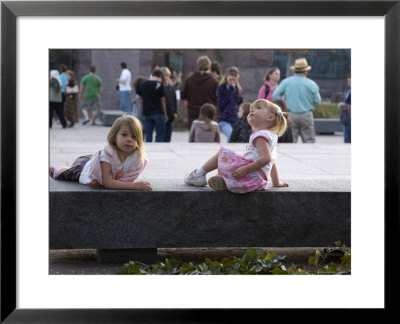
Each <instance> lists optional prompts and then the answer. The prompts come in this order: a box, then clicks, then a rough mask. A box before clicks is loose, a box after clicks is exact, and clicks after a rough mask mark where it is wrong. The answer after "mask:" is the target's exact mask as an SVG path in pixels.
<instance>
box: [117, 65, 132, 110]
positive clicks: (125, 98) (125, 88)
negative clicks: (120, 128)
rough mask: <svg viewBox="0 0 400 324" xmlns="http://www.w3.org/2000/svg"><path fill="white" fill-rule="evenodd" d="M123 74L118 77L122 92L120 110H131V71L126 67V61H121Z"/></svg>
mask: <svg viewBox="0 0 400 324" xmlns="http://www.w3.org/2000/svg"><path fill="white" fill-rule="evenodd" d="M121 68H122V72H121V76H120V77H119V79H117V82H118V89H119V94H120V101H119V110H122V111H124V112H127V113H130V112H131V98H130V96H131V91H132V87H131V72H130V71H129V70H128V69H127V68H126V63H125V62H121Z"/></svg>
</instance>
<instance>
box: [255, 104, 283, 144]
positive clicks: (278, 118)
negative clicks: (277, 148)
mask: <svg viewBox="0 0 400 324" xmlns="http://www.w3.org/2000/svg"><path fill="white" fill-rule="evenodd" d="M256 106H258V107H262V108H265V109H268V110H269V111H270V112H271V113H272V114H274V115H275V118H274V120H273V121H272V124H271V127H270V128H269V129H268V130H269V131H271V132H272V133H275V134H276V135H278V136H282V135H283V134H284V133H285V131H286V127H287V121H286V117H285V115H287V113H285V112H283V111H282V109H281V107H279V106H278V105H277V104H274V103H273V102H271V101H269V100H266V99H257V100H256V101H254V102H253V103H252V104H251V106H250V110H251V109H252V108H254V107H256Z"/></svg>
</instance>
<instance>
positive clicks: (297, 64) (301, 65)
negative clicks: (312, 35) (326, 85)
mask: <svg viewBox="0 0 400 324" xmlns="http://www.w3.org/2000/svg"><path fill="white" fill-rule="evenodd" d="M290 69H291V70H292V71H294V72H306V71H310V70H311V66H310V65H308V63H307V60H306V59H305V58H299V59H297V60H296V61H294V65H292V66H291V67H290Z"/></svg>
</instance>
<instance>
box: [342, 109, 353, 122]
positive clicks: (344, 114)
mask: <svg viewBox="0 0 400 324" xmlns="http://www.w3.org/2000/svg"><path fill="white" fill-rule="evenodd" d="M340 122H341V123H342V125H343V126H350V122H351V121H350V116H349V112H348V111H347V108H346V109H343V110H342V111H341V112H340Z"/></svg>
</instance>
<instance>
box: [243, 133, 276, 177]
mask: <svg viewBox="0 0 400 324" xmlns="http://www.w3.org/2000/svg"><path fill="white" fill-rule="evenodd" d="M258 137H263V138H265V139H266V140H267V142H268V146H269V150H270V151H271V161H270V162H269V163H268V164H267V165H266V166H263V167H262V168H261V170H262V171H263V172H264V173H265V174H266V175H269V174H270V172H271V169H272V166H273V165H274V162H275V160H276V143H277V142H278V136H277V135H276V134H274V133H271V132H270V131H269V130H260V131H257V132H254V133H252V134H251V135H250V139H249V144H247V145H246V153H244V154H243V157H244V158H246V159H248V160H251V161H255V160H257V159H258V158H259V157H260V152H258V150H257V148H256V147H255V146H254V140H255V139H256V138H258Z"/></svg>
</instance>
